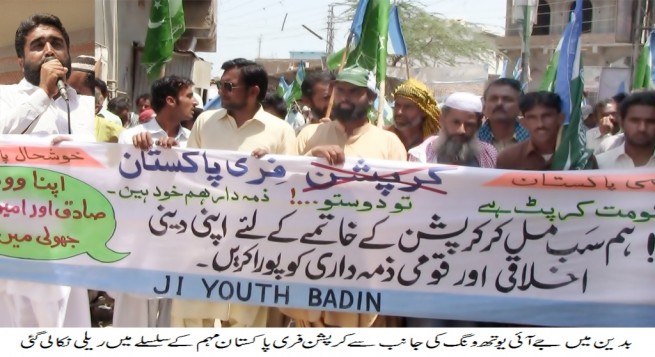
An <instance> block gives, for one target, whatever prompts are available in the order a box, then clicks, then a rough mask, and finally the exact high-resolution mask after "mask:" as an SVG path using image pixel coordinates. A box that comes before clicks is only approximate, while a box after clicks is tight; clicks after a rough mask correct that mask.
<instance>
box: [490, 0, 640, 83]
mask: <svg viewBox="0 0 655 357" xmlns="http://www.w3.org/2000/svg"><path fill="white" fill-rule="evenodd" d="M546 1H547V3H548V4H549V6H550V13H551V14H550V15H551V16H550V33H549V34H548V35H535V36H532V37H531V39H530V71H531V73H530V77H531V81H530V83H529V86H528V89H529V90H535V89H538V88H539V85H540V84H541V81H542V79H543V75H544V73H545V71H546V68H547V67H548V64H549V62H550V59H551V57H552V55H553V52H554V51H555V48H556V46H557V43H558V42H559V40H560V38H561V36H562V33H563V32H564V28H565V26H566V24H567V23H568V20H569V16H570V9H571V4H573V3H574V1H573V0H570V1H562V0H546ZM619 1H621V2H622V3H619ZM632 1H633V0H591V3H592V7H593V13H592V25H591V33H585V34H583V35H582V63H583V64H584V66H585V68H586V69H588V70H586V72H589V73H595V72H597V71H598V69H599V68H602V67H610V66H612V67H629V66H630V59H631V56H632V47H631V46H632V45H631V43H630V42H628V41H625V36H619V35H617V33H616V31H617V29H618V31H621V32H622V33H623V34H625V33H629V31H630V29H626V28H624V27H625V26H629V24H630V22H629V21H628V22H626V21H624V20H625V17H630V16H632V14H631V12H630V11H628V10H629V9H630V6H626V4H627V3H628V2H632ZM512 5H513V0H508V1H507V6H508V10H507V14H508V19H507V28H506V36H505V37H504V38H499V39H498V41H497V43H498V47H499V49H500V50H502V51H503V52H504V53H505V54H506V55H507V57H508V58H509V59H510V65H509V68H510V70H509V71H508V72H510V73H511V70H512V69H513V68H514V66H515V64H516V61H517V60H518V58H519V57H520V55H521V50H520V44H521V40H520V38H519V36H518V27H519V25H518V24H516V23H512V20H511V19H512V14H513V11H514V10H515V9H514V7H513V6H512ZM585 85H586V87H587V90H590V91H594V90H595V89H596V88H594V87H593V86H594V85H597V82H595V81H594V80H593V79H591V78H587V80H586V83H585Z"/></svg>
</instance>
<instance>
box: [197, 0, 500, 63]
mask: <svg viewBox="0 0 655 357" xmlns="http://www.w3.org/2000/svg"><path fill="white" fill-rule="evenodd" d="M392 2H393V1H392ZM421 2H422V3H423V4H425V5H426V6H427V8H428V10H429V11H430V12H434V13H439V14H442V15H443V16H444V17H448V18H453V19H463V20H466V21H469V22H474V23H478V24H483V25H485V26H486V27H487V29H488V30H490V31H494V32H497V33H502V31H503V29H504V26H505V8H506V3H507V1H506V0H422V1H421ZM331 3H339V1H333V0H251V1H244V0H218V19H217V22H216V23H217V29H216V36H217V46H216V47H217V50H216V53H205V52H201V53H199V54H198V55H199V56H200V57H202V58H204V59H205V60H207V61H210V62H212V63H213V71H212V73H213V74H214V75H218V74H219V72H220V65H221V64H222V63H223V62H224V61H226V60H228V59H231V58H236V57H244V58H249V59H254V58H256V57H258V54H259V55H260V57H262V58H289V51H325V47H326V41H325V39H326V34H327V14H328V5H329V4H331ZM344 9H345V8H344V7H343V6H336V7H335V11H334V12H335V15H337V16H338V15H339V14H341V13H342V12H343V10H344ZM285 14H286V15H287V19H286V22H285V23H284V29H282V23H283V21H284V17H285ZM302 25H305V26H307V27H309V28H310V29H312V30H313V31H314V32H316V33H318V34H319V35H320V36H321V37H323V39H324V40H320V39H318V38H317V37H315V36H314V35H312V34H311V33H310V32H309V31H307V30H305V29H304V28H303V27H302ZM349 26H350V23H338V24H337V25H336V28H335V41H334V48H335V51H336V50H338V49H340V48H342V47H343V46H345V43H346V37H347V29H348V27H349ZM260 38H261V49H260V41H259V39H260Z"/></svg>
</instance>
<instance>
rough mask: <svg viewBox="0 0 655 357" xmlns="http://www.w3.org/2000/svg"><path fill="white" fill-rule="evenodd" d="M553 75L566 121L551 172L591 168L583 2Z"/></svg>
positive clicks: (568, 32) (565, 40) (569, 26)
mask: <svg viewBox="0 0 655 357" xmlns="http://www.w3.org/2000/svg"><path fill="white" fill-rule="evenodd" d="M566 27H567V29H566V30H565V31H564V36H563V39H562V47H561V53H560V55H559V60H558V63H557V73H556V75H555V92H556V93H557V94H559V96H560V97H561V98H562V106H563V107H562V112H563V113H564V114H565V115H566V120H565V122H564V126H563V129H562V135H561V137H560V139H561V140H560V144H559V145H558V147H557V149H556V150H555V153H554V154H553V163H552V165H551V169H552V170H584V169H589V168H591V160H590V158H591V151H590V150H588V149H587V147H586V146H587V145H586V136H585V130H584V127H583V125H582V119H581V117H582V99H583V97H584V95H583V91H584V81H583V71H582V57H581V51H580V45H581V42H582V41H581V36H582V0H576V6H575V11H574V15H573V17H572V19H571V22H570V23H569V24H568V25H567V26H566Z"/></svg>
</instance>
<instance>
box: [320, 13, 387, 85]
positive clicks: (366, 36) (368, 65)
mask: <svg viewBox="0 0 655 357" xmlns="http://www.w3.org/2000/svg"><path fill="white" fill-rule="evenodd" d="M364 6H365V8H364ZM390 11H391V4H390V3H389V0H368V1H365V0H360V2H359V5H358V10H357V13H356V15H355V18H354V20H353V25H352V27H351V31H353V33H354V38H355V39H357V43H356V44H355V47H354V48H352V50H351V51H349V53H348V55H347V57H346V64H345V67H352V66H359V67H362V68H365V69H368V70H369V71H373V73H375V77H376V81H377V84H378V86H379V84H380V83H381V82H382V81H384V80H385V79H386V76H387V41H388V37H389V13H390ZM358 15H363V16H358ZM359 21H361V23H359ZM343 51H344V50H343V49H342V50H341V51H339V52H336V53H334V54H333V55H331V56H330V57H328V59H327V65H328V68H330V69H337V68H339V64H340V63H341V57H342V55H343Z"/></svg>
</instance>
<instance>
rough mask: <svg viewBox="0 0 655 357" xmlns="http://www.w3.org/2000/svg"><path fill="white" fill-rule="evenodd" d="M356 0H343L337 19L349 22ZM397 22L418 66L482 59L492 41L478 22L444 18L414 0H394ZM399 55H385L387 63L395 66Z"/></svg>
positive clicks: (486, 55) (452, 63)
mask: <svg viewBox="0 0 655 357" xmlns="http://www.w3.org/2000/svg"><path fill="white" fill-rule="evenodd" d="M358 2H359V1H358V0H346V1H345V2H344V4H345V5H347V9H346V10H345V11H344V12H343V13H342V14H341V16H340V17H339V20H340V21H343V22H348V23H351V22H352V18H353V16H354V15H355V9H356V8H357V3H358ZM395 3H396V5H398V12H399V15H400V25H401V27H402V29H403V34H404V36H405V43H406V45H407V52H408V55H409V58H410V59H411V61H412V62H415V63H418V64H420V65H422V66H429V67H435V66H437V65H454V64H456V63H457V62H458V61H461V60H462V59H469V60H476V61H485V60H487V58H488V56H489V54H490V53H492V52H493V51H494V50H495V48H496V47H495V44H494V43H493V41H492V40H491V38H490V37H488V36H487V35H485V34H484V31H483V30H482V28H481V27H480V26H478V25H475V24H471V23H466V22H463V21H458V20H451V19H447V18H445V17H443V16H441V15H439V14H433V13H430V12H428V11H427V10H426V6H425V5H424V4H423V3H421V2H420V1H418V0H398V1H396V2H395ZM402 59H403V56H395V55H389V64H390V65H391V66H398V65H399V63H400V62H401V60H402Z"/></svg>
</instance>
